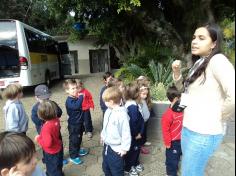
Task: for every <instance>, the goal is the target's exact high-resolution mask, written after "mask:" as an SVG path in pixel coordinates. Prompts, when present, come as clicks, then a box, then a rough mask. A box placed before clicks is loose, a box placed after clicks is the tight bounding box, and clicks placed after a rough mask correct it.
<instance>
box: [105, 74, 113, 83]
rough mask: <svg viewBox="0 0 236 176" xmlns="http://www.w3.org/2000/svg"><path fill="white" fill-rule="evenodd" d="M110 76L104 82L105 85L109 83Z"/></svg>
mask: <svg viewBox="0 0 236 176" xmlns="http://www.w3.org/2000/svg"><path fill="white" fill-rule="evenodd" d="M112 78H113V77H112V76H109V77H108V78H107V79H106V80H105V84H106V85H107V84H108V83H109V81H110V80H111V79H112Z"/></svg>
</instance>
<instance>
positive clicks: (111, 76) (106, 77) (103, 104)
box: [99, 72, 114, 116]
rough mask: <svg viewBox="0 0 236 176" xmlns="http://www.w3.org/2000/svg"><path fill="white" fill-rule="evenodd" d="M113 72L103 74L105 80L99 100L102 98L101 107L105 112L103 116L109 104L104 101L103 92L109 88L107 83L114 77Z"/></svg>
mask: <svg viewBox="0 0 236 176" xmlns="http://www.w3.org/2000/svg"><path fill="white" fill-rule="evenodd" d="M113 77H114V76H113V74H112V73H111V72H106V73H105V74H104V75H103V81H104V84H105V85H104V86H103V87H102V88H101V91H100V97H99V100H100V107H101V110H102V112H103V116H104V114H105V112H106V110H107V106H106V105H105V102H104V101H103V99H102V94H103V92H104V91H105V90H106V89H107V84H108V82H109V81H110V80H111V79H112V78H113Z"/></svg>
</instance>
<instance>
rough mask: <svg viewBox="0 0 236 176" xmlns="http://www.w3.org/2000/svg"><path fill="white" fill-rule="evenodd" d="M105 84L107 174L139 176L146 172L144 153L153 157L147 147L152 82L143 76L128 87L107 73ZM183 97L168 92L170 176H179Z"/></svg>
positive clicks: (165, 116)
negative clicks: (141, 159)
mask: <svg viewBox="0 0 236 176" xmlns="http://www.w3.org/2000/svg"><path fill="white" fill-rule="evenodd" d="M104 81H105V83H106V85H105V86H104V87H103V88H102V90H101V92H100V105H101V109H102V110H103V113H104V120H103V129H102V132H101V142H102V144H103V145H104V150H103V171H104V173H105V175H106V176H110V175H112V176H122V175H124V174H125V175H129V176H138V175H139V173H140V172H142V171H143V170H144V167H143V165H142V164H140V162H139V156H140V153H144V154H147V153H149V151H147V150H146V152H145V148H144V147H143V145H144V144H150V142H147V122H148V119H149V117H150V109H151V98H150V92H149V84H150V83H149V80H148V79H147V78H146V77H144V76H140V77H139V78H137V80H135V81H134V82H132V83H130V84H128V85H127V86H125V85H124V84H123V82H122V81H121V80H119V79H116V78H113V76H112V74H111V73H106V74H105V75H104ZM180 95H181V94H180V92H179V91H178V90H177V88H176V87H175V86H170V87H169V88H168V90H167V98H168V99H169V101H170V102H171V104H170V106H169V108H168V109H167V110H166V111H165V112H164V114H163V116H162V120H161V124H162V134H163V141H164V145H165V147H166V162H165V164H166V174H167V175H168V176H177V172H178V165H179V161H180V157H181V154H182V152H181V145H180V138H181V129H182V120H183V112H182V110H183V109H182V108H181V107H180V106H179V102H180Z"/></svg>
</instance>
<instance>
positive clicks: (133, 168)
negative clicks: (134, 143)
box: [129, 166, 138, 176]
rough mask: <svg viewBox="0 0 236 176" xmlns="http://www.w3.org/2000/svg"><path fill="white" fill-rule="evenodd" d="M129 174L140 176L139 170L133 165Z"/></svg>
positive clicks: (130, 175)
mask: <svg viewBox="0 0 236 176" xmlns="http://www.w3.org/2000/svg"><path fill="white" fill-rule="evenodd" d="M129 176H138V172H137V170H136V169H135V167H134V166H132V167H131V169H130V171H129Z"/></svg>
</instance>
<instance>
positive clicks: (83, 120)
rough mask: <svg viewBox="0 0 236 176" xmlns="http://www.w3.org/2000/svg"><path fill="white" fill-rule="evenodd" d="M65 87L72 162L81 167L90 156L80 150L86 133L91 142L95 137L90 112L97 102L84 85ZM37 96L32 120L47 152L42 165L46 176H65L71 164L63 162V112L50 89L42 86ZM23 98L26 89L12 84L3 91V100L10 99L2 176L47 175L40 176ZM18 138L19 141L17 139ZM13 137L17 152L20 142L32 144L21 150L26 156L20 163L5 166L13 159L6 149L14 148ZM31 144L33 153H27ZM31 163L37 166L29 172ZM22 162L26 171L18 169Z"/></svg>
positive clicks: (0, 141)
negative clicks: (64, 171) (68, 165)
mask: <svg viewBox="0 0 236 176" xmlns="http://www.w3.org/2000/svg"><path fill="white" fill-rule="evenodd" d="M63 87H64V89H65V92H66V93H67V94H68V97H67V99H66V103H65V107H66V111H67V114H68V131H69V155H70V158H69V160H70V161H71V162H72V163H74V164H81V163H82V160H81V159H80V157H81V156H84V155H87V154H88V150H86V149H84V148H81V147H80V145H81V142H82V136H83V133H84V131H85V132H87V134H88V137H89V138H91V137H92V131H93V126H92V121H91V114H90V109H94V102H93V99H92V96H91V93H90V92H89V91H88V90H87V89H85V88H84V87H83V83H82V82H81V80H79V79H68V80H65V82H64V84H63ZM34 93H35V98H36V100H37V102H36V103H35V104H34V105H33V107H32V110H31V119H32V122H33V123H34V124H35V128H36V131H37V133H38V134H37V135H36V136H35V139H34V140H35V142H36V143H37V144H38V145H39V146H40V147H41V148H42V150H43V158H42V161H43V163H44V164H45V165H46V175H47V176H63V175H64V173H63V171H62V168H63V164H67V163H68V161H67V160H66V159H63V155H64V152H63V149H64V148H63V141H62V135H61V132H60V128H61V126H60V120H59V118H60V117H61V115H62V110H61V108H60V107H59V106H58V104H57V103H56V102H54V101H51V100H50V96H51V92H50V91H49V89H48V87H47V86H46V85H38V86H37V87H35V92H34ZM22 96H23V92H22V87H21V86H20V85H19V84H10V85H8V86H7V88H6V89H5V90H4V91H3V97H4V98H5V99H7V101H6V104H5V106H4V108H3V109H4V114H5V131H6V132H4V133H2V134H1V135H2V136H1V138H0V145H1V148H0V157H1V160H2V161H0V163H1V164H0V175H1V176H5V175H9V174H10V173H11V174H12V175H14V174H17V173H19V174H20V173H21V174H22V175H23V176H31V175H32V174H33V176H44V175H45V173H44V172H42V171H41V172H40V173H39V171H40V168H39V166H37V165H36V164H35V163H36V162H35V159H34V158H36V157H35V153H36V152H35V146H34V143H33V142H32V141H30V138H28V137H27V136H26V132H27V130H28V121H29V118H28V116H27V114H26V112H25V109H24V107H23V104H22V103H21V101H20V99H21V98H22ZM18 134H19V137H16V136H17V135H18ZM9 136H15V138H14V139H17V140H18V141H15V144H14V145H15V148H14V149H15V150H18V149H17V148H16V147H17V142H19V143H21V142H22V143H24V141H28V142H25V145H24V146H22V148H19V150H22V152H23V154H22V156H19V159H18V160H15V161H11V162H9V163H8V164H7V163H6V165H5V164H2V163H3V162H4V161H5V160H8V157H9V156H8V155H7V154H8V153H7V154H5V150H6V147H7V145H9V146H10V147H12V146H11V144H10V142H13V140H12V141H11V140H8V138H9ZM29 141H30V142H29ZM29 144H30V147H32V146H33V147H32V149H31V150H30V151H27V150H28V149H27V148H28V147H29V146H27V145H29ZM24 150H25V151H24ZM28 152H30V153H28ZM32 153H33V154H32ZM29 154H30V155H29ZM18 155H20V154H18ZM28 155H29V156H28ZM31 160H32V161H34V162H33V164H32V163H31V169H30V171H28V170H27V171H25V169H24V168H26V166H27V165H28V163H29V161H31ZM25 161H27V162H25ZM21 162H22V163H23V165H24V163H26V164H25V166H24V167H21V168H22V169H21V168H19V167H15V166H16V165H17V164H18V163H21ZM34 173H35V174H36V175H34Z"/></svg>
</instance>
